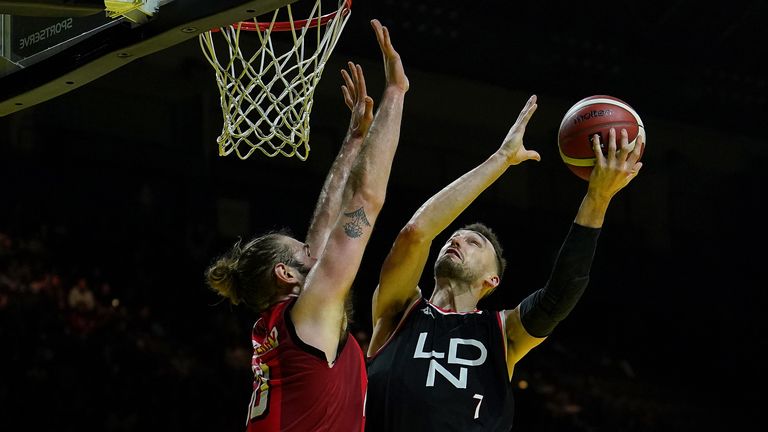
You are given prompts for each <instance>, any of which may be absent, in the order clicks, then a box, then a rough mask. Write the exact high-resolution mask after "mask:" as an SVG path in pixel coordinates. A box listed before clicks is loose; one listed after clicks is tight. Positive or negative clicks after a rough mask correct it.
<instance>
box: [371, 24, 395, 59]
mask: <svg viewBox="0 0 768 432" xmlns="http://www.w3.org/2000/svg"><path fill="white" fill-rule="evenodd" d="M371 26H373V30H374V31H375V32H376V40H377V41H378V42H379V48H381V52H383V53H384V54H386V55H390V54H392V53H393V52H394V51H395V48H394V47H393V46H392V41H391V40H390V39H389V29H387V28H386V27H384V26H383V25H381V23H380V22H379V20H377V19H372V20H371Z"/></svg>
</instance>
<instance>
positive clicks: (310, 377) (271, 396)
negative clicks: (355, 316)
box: [247, 299, 367, 432]
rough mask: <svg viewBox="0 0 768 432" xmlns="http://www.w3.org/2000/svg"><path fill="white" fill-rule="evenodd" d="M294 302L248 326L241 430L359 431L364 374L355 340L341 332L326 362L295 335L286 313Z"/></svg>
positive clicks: (277, 308) (363, 417) (363, 395)
mask: <svg viewBox="0 0 768 432" xmlns="http://www.w3.org/2000/svg"><path fill="white" fill-rule="evenodd" d="M294 301H295V299H291V300H286V301H283V302H280V303H277V304H276V305H274V306H272V307H271V308H270V309H268V310H266V311H264V312H263V313H262V314H261V316H260V317H259V319H258V320H257V321H256V323H255V324H254V326H253V331H252V333H251V339H252V342H253V358H252V361H251V369H252V370H253V373H254V382H253V394H252V395H251V402H250V404H249V407H248V422H247V432H255V431H258V432H276V431H295V432H308V431H318V432H322V431H328V432H360V431H362V430H363V428H364V424H365V416H364V409H365V408H364V400H365V391H366V385H367V378H366V371H365V360H364V357H363V352H362V350H361V349H360V345H358V343H357V341H356V340H355V338H354V337H352V336H351V335H350V334H349V333H347V335H346V340H343V341H342V343H343V347H342V346H341V345H340V348H339V353H338V354H337V358H336V362H335V363H334V364H333V366H332V367H330V366H329V365H328V362H327V361H326V358H325V354H323V352H322V351H320V350H319V349H317V348H315V347H312V346H310V345H308V344H306V343H304V342H302V341H301V340H300V339H299V338H298V336H297V335H296V330H295V328H294V325H293V322H292V321H291V319H290V314H289V313H288V312H289V311H290V308H291V307H292V306H293V303H294Z"/></svg>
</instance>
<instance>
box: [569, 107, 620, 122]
mask: <svg viewBox="0 0 768 432" xmlns="http://www.w3.org/2000/svg"><path fill="white" fill-rule="evenodd" d="M610 115H613V110H611V109H605V110H592V111H590V112H587V113H583V114H579V115H577V116H576V117H574V118H573V122H574V123H575V124H579V123H581V122H583V121H586V120H589V119H591V118H594V117H604V116H610Z"/></svg>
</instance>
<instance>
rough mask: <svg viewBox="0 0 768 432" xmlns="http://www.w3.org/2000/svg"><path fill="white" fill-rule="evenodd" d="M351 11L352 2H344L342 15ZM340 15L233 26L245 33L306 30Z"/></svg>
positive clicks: (236, 24)
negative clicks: (305, 28) (270, 30)
mask: <svg viewBox="0 0 768 432" xmlns="http://www.w3.org/2000/svg"><path fill="white" fill-rule="evenodd" d="M351 9H352V0H344V7H343V8H342V9H341V14H342V15H346V14H348V13H349V11H350V10H351ZM338 13H339V11H333V12H331V13H329V14H326V15H323V16H321V17H318V18H312V19H311V20H309V19H304V20H296V21H293V22H291V21H275V23H274V24H273V23H272V22H264V23H258V24H256V23H255V22H253V21H241V22H239V23H235V24H233V26H234V27H235V28H236V29H238V30H245V31H267V30H269V29H270V27H271V28H272V31H277V32H282V31H291V30H293V29H297V28H304V27H305V26H307V25H308V26H309V28H314V27H317V26H323V25H325V24H326V23H327V22H328V21H330V20H332V19H333V18H335V17H336V15H337V14H338ZM211 31H213V32H218V31H219V29H212V30H211Z"/></svg>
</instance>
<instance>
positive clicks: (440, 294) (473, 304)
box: [429, 279, 479, 312]
mask: <svg viewBox="0 0 768 432" xmlns="http://www.w3.org/2000/svg"><path fill="white" fill-rule="evenodd" d="M429 301H430V302H431V303H432V304H433V305H435V306H437V307H439V308H441V309H446V310H450V311H454V312H471V311H474V310H477V302H478V301H479V298H478V295H477V293H476V292H475V290H473V289H472V287H471V286H469V285H468V284H466V283H463V282H458V281H455V280H451V279H436V280H435V290H434V292H433V293H432V297H430V299H429Z"/></svg>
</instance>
